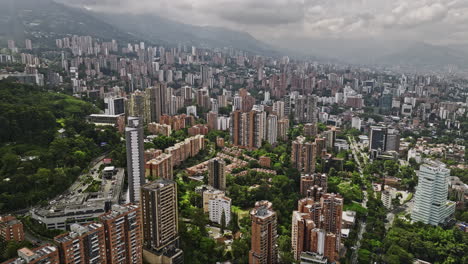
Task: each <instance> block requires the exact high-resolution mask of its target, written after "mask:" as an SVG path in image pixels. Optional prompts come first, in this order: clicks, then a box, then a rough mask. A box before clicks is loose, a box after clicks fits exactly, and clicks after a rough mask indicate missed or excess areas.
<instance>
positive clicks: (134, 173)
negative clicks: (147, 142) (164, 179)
mask: <svg viewBox="0 0 468 264" xmlns="http://www.w3.org/2000/svg"><path fill="white" fill-rule="evenodd" d="M143 136H144V135H143V123H142V121H141V118H140V117H129V118H128V124H127V127H126V128H125V140H126V146H127V175H128V189H129V195H130V202H131V203H137V202H138V201H139V200H140V188H141V186H142V185H143V184H144V183H145V156H144V145H143Z"/></svg>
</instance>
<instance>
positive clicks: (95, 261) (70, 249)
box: [54, 223, 107, 264]
mask: <svg viewBox="0 0 468 264" xmlns="http://www.w3.org/2000/svg"><path fill="white" fill-rule="evenodd" d="M54 241H55V243H56V244H57V245H58V248H59V252H60V260H61V261H60V263H63V264H75V263H90V264H106V263H107V258H106V242H105V233H104V225H102V224H99V223H91V224H88V225H80V224H73V225H71V226H70V232H69V233H66V234H62V235H59V236H56V237H55V238H54Z"/></svg>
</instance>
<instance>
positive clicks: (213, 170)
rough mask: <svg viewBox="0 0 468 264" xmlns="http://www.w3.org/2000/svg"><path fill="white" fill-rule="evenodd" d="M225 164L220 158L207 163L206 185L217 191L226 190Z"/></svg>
mask: <svg viewBox="0 0 468 264" xmlns="http://www.w3.org/2000/svg"><path fill="white" fill-rule="evenodd" d="M225 167H226V163H225V162H224V160H222V159H220V158H213V159H211V160H210V161H209V162H208V184H209V185H210V186H212V187H213V188H215V189H218V190H226V172H225Z"/></svg>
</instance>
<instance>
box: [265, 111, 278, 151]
mask: <svg viewBox="0 0 468 264" xmlns="http://www.w3.org/2000/svg"><path fill="white" fill-rule="evenodd" d="M267 140H268V143H270V144H276V142H277V141H278V117H277V116H276V115H269V116H268V118H267Z"/></svg>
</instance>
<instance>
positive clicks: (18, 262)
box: [2, 245, 61, 264]
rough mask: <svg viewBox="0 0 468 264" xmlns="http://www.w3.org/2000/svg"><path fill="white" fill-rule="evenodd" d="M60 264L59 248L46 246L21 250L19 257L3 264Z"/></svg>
mask: <svg viewBox="0 0 468 264" xmlns="http://www.w3.org/2000/svg"><path fill="white" fill-rule="evenodd" d="M23 263H28V264H45V263H46V264H59V263H61V262H60V258H59V251H58V248H57V247H55V246H52V245H44V246H41V247H38V248H35V249H29V248H21V249H19V250H18V257H17V258H14V259H10V260H7V261H5V262H3V263H2V264H23Z"/></svg>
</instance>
